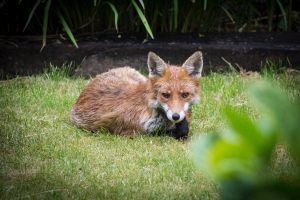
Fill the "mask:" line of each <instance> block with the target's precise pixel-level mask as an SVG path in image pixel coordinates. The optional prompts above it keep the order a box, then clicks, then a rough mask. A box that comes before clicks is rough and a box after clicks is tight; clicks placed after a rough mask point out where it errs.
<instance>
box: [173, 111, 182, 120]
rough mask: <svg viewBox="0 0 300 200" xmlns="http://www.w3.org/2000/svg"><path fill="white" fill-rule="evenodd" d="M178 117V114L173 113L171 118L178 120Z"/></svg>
mask: <svg viewBox="0 0 300 200" xmlns="http://www.w3.org/2000/svg"><path fill="white" fill-rule="evenodd" d="M179 118H180V115H179V114H178V113H174V114H173V115H172V119H173V120H175V121H176V120H179Z"/></svg>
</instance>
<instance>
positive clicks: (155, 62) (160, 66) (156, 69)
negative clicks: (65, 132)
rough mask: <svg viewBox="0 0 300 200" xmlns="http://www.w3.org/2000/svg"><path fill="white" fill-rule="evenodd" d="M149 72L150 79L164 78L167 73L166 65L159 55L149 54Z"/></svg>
mask: <svg viewBox="0 0 300 200" xmlns="http://www.w3.org/2000/svg"><path fill="white" fill-rule="evenodd" d="M147 64H148V70H149V77H150V78H151V77H155V76H162V75H163V74H164V71H165V66H166V63H165V62H164V61H163V59H161V58H160V57H159V56H158V55H156V54H155V53H153V52H151V51H150V52H149V53H148V61H147Z"/></svg>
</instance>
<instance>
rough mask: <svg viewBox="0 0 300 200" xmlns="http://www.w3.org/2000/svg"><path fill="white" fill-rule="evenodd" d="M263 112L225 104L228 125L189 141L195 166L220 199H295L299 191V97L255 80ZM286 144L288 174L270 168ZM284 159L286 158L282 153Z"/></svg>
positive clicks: (253, 90)
mask: <svg viewBox="0 0 300 200" xmlns="http://www.w3.org/2000/svg"><path fill="white" fill-rule="evenodd" d="M250 95H251V96H252V97H253V99H254V102H255V104H254V105H256V108H257V109H259V110H260V111H261V113H262V116H261V117H260V118H259V119H258V120H257V121H256V122H253V121H252V120H251V119H250V118H249V117H248V115H247V114H245V113H240V112H237V111H234V110H233V109H232V108H227V109H226V110H225V116H226V118H227V119H228V123H229V127H230V128H229V129H228V130H226V131H223V132H222V133H220V134H210V135H207V136H204V137H200V138H199V140H198V141H197V142H196V143H195V145H194V153H195V158H196V159H197V161H198V163H199V166H200V167H201V168H202V169H203V170H204V171H206V172H207V173H209V174H210V175H211V176H212V177H213V178H215V180H216V181H217V182H218V183H219V184H220V187H221V190H222V195H223V196H222V197H223V199H297V198H299V196H300V184H299V183H300V182H299V180H300V174H299V167H300V160H299V155H300V136H299V133H300V125H299V120H300V107H299V105H300V103H299V99H297V100H296V102H290V100H289V99H288V95H287V94H286V93H283V92H280V90H279V89H277V88H274V86H272V85H270V84H268V83H266V82H260V83H259V84H256V85H255V86H254V87H252V88H251V90H250ZM278 145H279V146H282V145H285V147H286V149H285V151H287V152H288V153H290V155H289V156H290V157H291V159H292V163H293V165H292V167H290V170H289V172H288V173H289V180H286V179H285V178H282V177H281V176H278V175H276V174H275V175H274V173H273V171H272V170H270V167H271V165H272V157H273V156H274V152H275V151H276V150H277V149H278V148H279V146H278ZM285 159H287V158H285Z"/></svg>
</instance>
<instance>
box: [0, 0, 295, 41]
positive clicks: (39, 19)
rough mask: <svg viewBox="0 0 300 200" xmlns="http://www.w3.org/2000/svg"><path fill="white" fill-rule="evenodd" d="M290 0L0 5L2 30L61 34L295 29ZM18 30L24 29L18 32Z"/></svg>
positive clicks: (23, 0) (48, 0)
mask: <svg viewBox="0 0 300 200" xmlns="http://www.w3.org/2000/svg"><path fill="white" fill-rule="evenodd" d="M297 5H298V3H297V2H296V1H292V0H289V1H283V0H270V1H256V0H251V1H243V0H234V1H221V0H211V1H207V0H192V1H185V0H173V1H150V0H139V1H136V0H126V1H116V0H109V1H98V0H88V1H85V0H79V1H66V0H63V1H54V0H53V1H52V0H45V1H41V0H32V1H30V0H21V1H18V2H16V1H4V3H3V4H2V5H1V6H0V11H1V12H0V13H1V14H0V16H2V17H1V18H0V22H1V24H4V25H3V26H1V27H0V32H1V33H2V34H32V33H34V34H37V33H40V34H42V40H43V46H44V45H45V44H46V36H47V35H48V34H57V33H62V32H64V33H65V34H66V35H67V36H68V37H69V39H70V40H71V42H72V43H73V44H74V45H75V46H77V43H76V39H75V37H74V34H80V33H99V32H102V33H103V32H104V33H114V32H117V33H120V34H121V33H124V32H126V33H128V32H129V33H130V32H144V33H146V34H148V35H149V36H150V37H151V38H154V37H155V33H157V32H197V33H204V32H210V31H213V32H216V31H240V32H241V31H291V30H297V27H299V16H300V14H299V13H300V10H299V8H298V7H297ZM22 30H23V31H25V32H24V33H22Z"/></svg>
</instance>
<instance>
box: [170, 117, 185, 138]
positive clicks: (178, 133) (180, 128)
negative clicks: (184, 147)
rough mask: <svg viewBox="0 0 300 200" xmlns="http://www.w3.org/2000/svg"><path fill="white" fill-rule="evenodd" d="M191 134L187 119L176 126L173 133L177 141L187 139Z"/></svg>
mask: <svg viewBox="0 0 300 200" xmlns="http://www.w3.org/2000/svg"><path fill="white" fill-rule="evenodd" d="M188 134H189V123H188V121H187V118H184V119H183V120H182V121H181V122H178V123H176V124H175V129H174V130H173V131H172V136H173V137H174V138H175V139H177V140H178V139H187V137H188Z"/></svg>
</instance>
